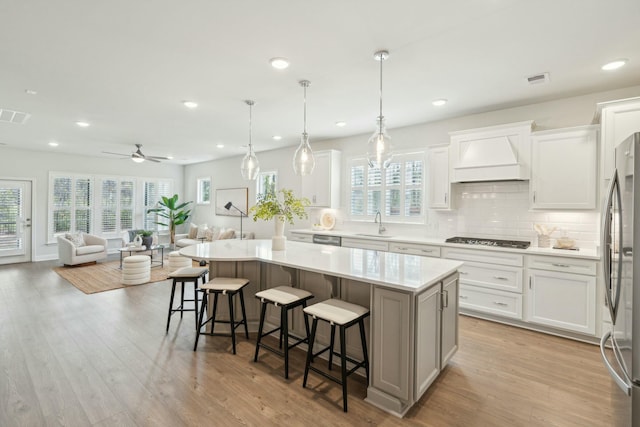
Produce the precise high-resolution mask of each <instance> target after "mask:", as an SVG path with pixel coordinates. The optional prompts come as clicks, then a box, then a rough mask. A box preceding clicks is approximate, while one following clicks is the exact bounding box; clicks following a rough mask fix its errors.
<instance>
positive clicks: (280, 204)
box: [249, 189, 310, 251]
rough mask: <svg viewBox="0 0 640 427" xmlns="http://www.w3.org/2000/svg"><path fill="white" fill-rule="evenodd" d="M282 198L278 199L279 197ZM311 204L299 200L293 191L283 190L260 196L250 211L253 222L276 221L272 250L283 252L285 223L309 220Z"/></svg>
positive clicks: (307, 200) (305, 199)
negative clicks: (308, 210)
mask: <svg viewBox="0 0 640 427" xmlns="http://www.w3.org/2000/svg"><path fill="white" fill-rule="evenodd" d="M279 194H280V195H282V197H278V195H279ZM309 204H310V202H309V199H307V198H304V197H302V198H297V197H295V196H294V195H293V191H292V190H287V189H282V190H280V191H278V192H277V193H273V192H268V193H265V194H260V195H258V203H256V204H255V206H252V207H251V209H249V212H250V213H251V214H253V220H254V221H257V220H259V219H262V220H264V221H269V220H271V219H275V228H276V230H275V236H273V237H272V238H271V249H272V250H274V251H282V250H284V249H285V242H286V239H285V237H284V223H285V221H286V222H288V223H289V224H293V219H294V217H295V218H300V219H302V218H307V211H306V210H305V208H306V207H307V206H309Z"/></svg>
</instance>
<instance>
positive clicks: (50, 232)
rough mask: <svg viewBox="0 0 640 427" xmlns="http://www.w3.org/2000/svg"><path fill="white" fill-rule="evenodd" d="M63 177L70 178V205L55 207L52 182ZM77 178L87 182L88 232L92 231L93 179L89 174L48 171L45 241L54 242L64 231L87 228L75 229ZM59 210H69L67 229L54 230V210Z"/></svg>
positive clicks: (74, 231) (93, 214)
mask: <svg viewBox="0 0 640 427" xmlns="http://www.w3.org/2000/svg"><path fill="white" fill-rule="evenodd" d="M59 178H65V179H70V180H71V188H70V191H71V195H70V205H69V207H68V208H56V206H54V201H53V199H54V197H53V191H54V187H55V186H54V183H55V180H56V179H59ZM79 180H87V181H88V182H89V193H90V194H89V206H88V210H89V230H88V232H89V233H92V232H93V228H94V227H95V212H94V210H95V179H94V177H93V176H91V175H85V174H74V173H65V172H49V194H48V196H49V197H48V199H49V200H48V202H49V209H48V214H47V243H56V242H57V240H56V237H57V236H61V235H64V234H66V233H77V232H78V231H81V232H86V231H87V230H78V229H76V227H75V226H76V210H77V207H78V205H77V202H76V195H77V193H76V191H75V189H76V183H77V182H78V181H79ZM61 210H69V223H70V224H69V225H70V227H69V230H66V231H60V232H57V233H56V232H54V227H53V222H54V218H55V212H57V211H61Z"/></svg>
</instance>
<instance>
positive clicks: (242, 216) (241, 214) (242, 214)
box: [224, 202, 248, 240]
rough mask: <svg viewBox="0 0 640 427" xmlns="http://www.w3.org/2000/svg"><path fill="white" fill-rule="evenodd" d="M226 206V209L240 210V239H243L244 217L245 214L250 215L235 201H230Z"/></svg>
mask: <svg viewBox="0 0 640 427" xmlns="http://www.w3.org/2000/svg"><path fill="white" fill-rule="evenodd" d="M224 208H225V209H226V210H228V211H229V210H231V208H233V209H235V210H237V211H238V212H240V240H242V218H244V217H245V216H248V215H247V214H246V213H244V212H242V210H240V209H239V208H238V207H237V206H235V205H234V204H233V203H231V202H229V203H227V204H226V205H224Z"/></svg>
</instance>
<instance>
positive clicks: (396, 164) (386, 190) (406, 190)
mask: <svg viewBox="0 0 640 427" xmlns="http://www.w3.org/2000/svg"><path fill="white" fill-rule="evenodd" d="M350 175H351V177H350V178H351V181H350V185H351V188H350V201H349V205H350V215H351V218H352V219H356V220H357V219H362V220H364V219H372V218H373V217H374V216H375V214H376V212H377V211H380V213H381V214H382V216H383V218H384V220H385V221H390V222H412V223H417V222H424V207H423V205H424V203H423V202H424V179H423V176H424V153H406V154H396V155H394V156H393V159H392V161H391V163H390V164H389V166H388V167H387V168H386V169H379V168H369V165H368V164H367V161H366V159H354V160H353V161H352V162H351V166H350Z"/></svg>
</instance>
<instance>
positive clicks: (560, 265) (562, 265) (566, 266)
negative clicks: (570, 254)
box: [551, 263, 571, 268]
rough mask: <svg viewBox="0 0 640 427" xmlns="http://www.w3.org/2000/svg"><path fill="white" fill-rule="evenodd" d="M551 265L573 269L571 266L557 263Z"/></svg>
mask: <svg viewBox="0 0 640 427" xmlns="http://www.w3.org/2000/svg"><path fill="white" fill-rule="evenodd" d="M551 265H553V266H554V267H563V268H569V267H571V266H570V265H567V264H556V263H552V264H551Z"/></svg>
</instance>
